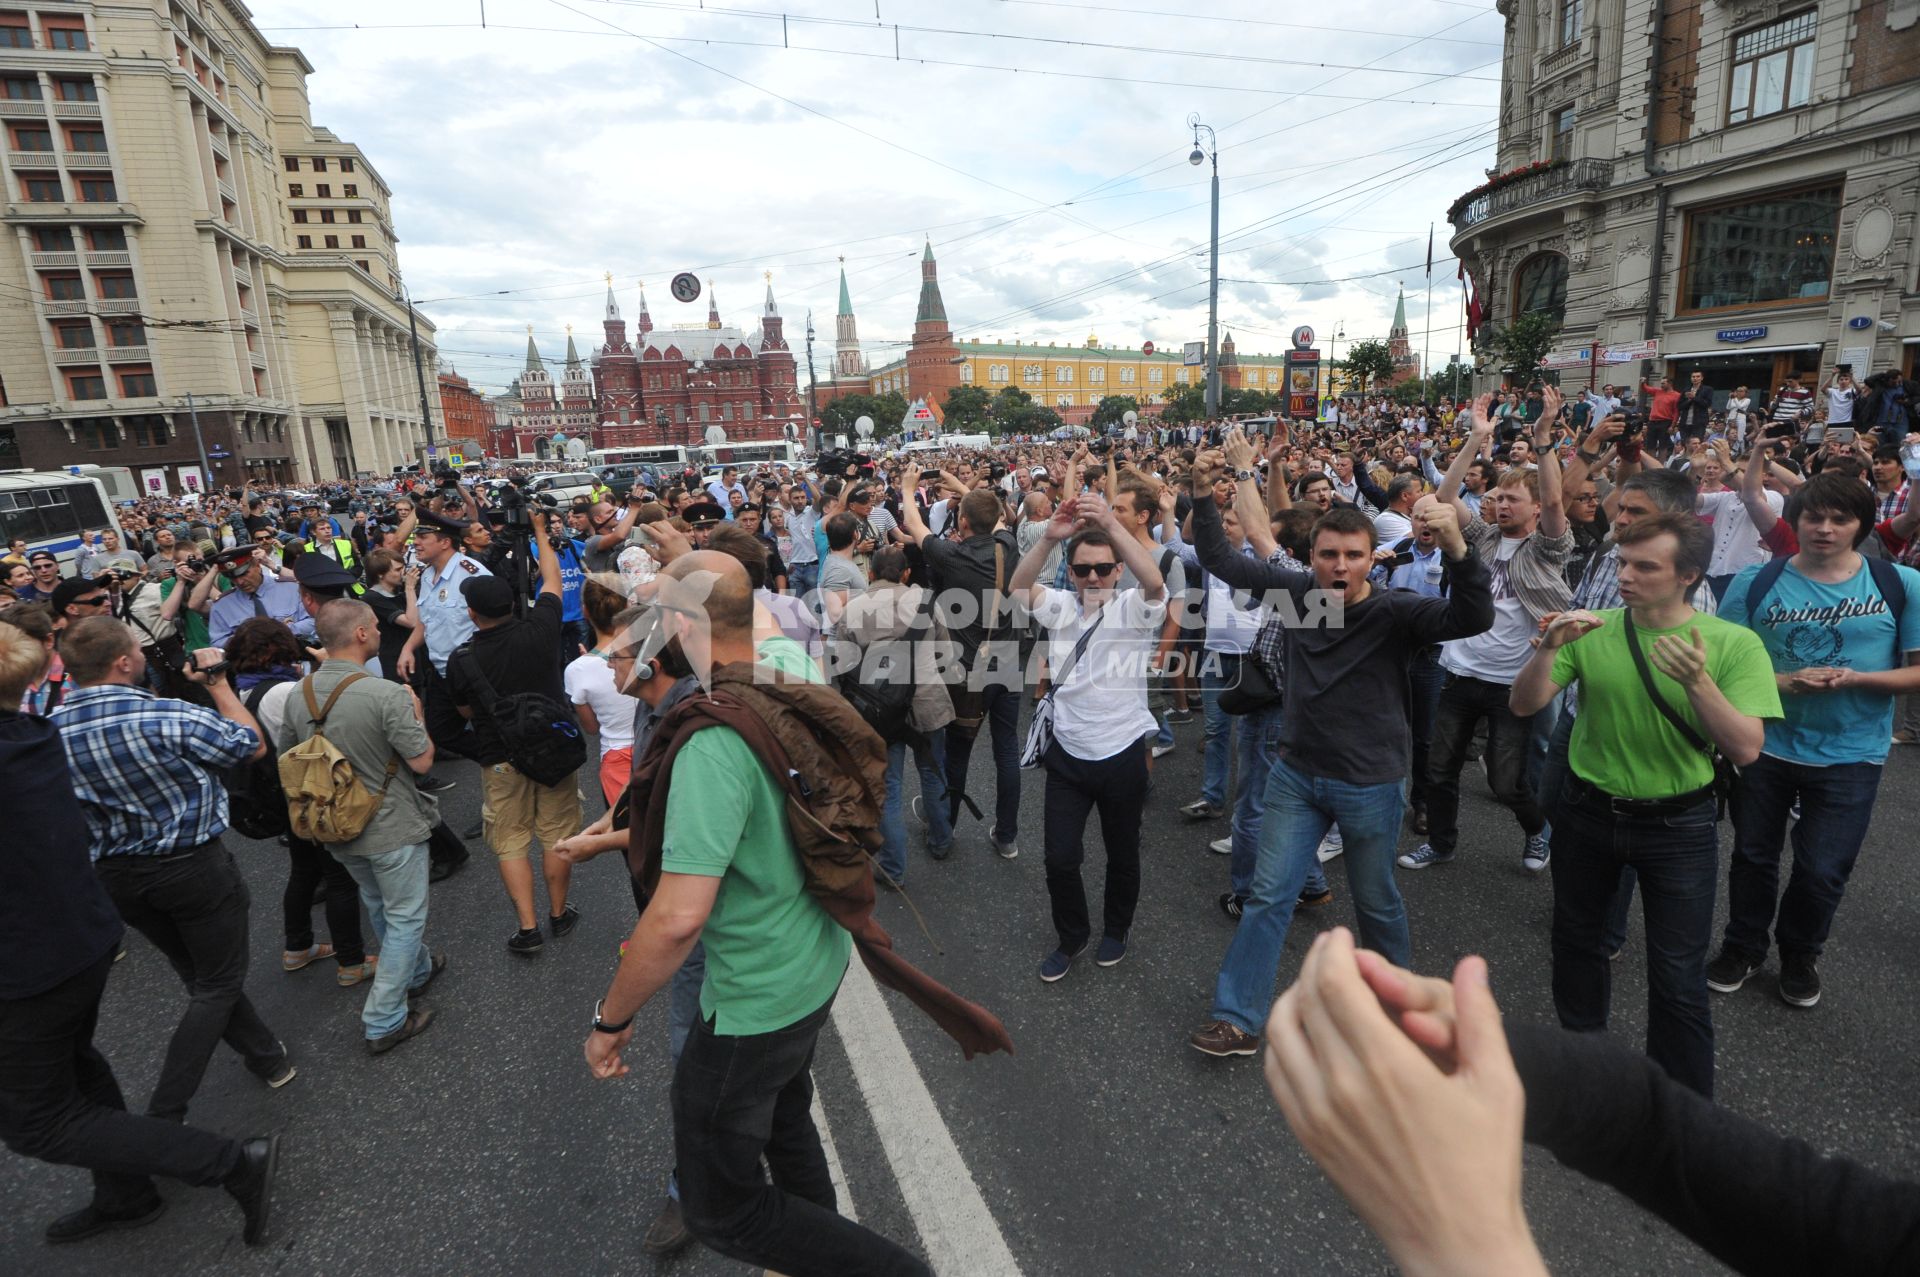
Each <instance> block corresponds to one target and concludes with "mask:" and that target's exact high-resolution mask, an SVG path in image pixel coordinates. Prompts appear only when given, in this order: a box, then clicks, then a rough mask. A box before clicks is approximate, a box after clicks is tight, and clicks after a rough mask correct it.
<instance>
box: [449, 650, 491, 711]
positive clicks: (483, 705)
mask: <svg viewBox="0 0 1920 1277" xmlns="http://www.w3.org/2000/svg"><path fill="white" fill-rule="evenodd" d="M459 658H465V659H464V661H463V664H465V666H466V667H467V670H468V671H469V672H470V673H471V674H472V675H473V690H474V691H476V692H478V693H480V710H481V712H482V713H484V714H485V715H487V717H489V718H491V717H493V707H494V705H495V704H497V703H498V702H499V700H500V694H499V693H498V692H496V691H494V690H493V683H492V681H491V680H489V679H488V678H487V672H486V671H485V670H483V669H481V668H480V658H479V657H478V656H476V655H474V651H473V647H472V646H471V645H470V644H466V643H463V644H461V645H460V646H459V647H457V648H455V649H454V653H453V656H452V657H450V658H448V659H449V663H451V662H452V661H453V660H455V659H459Z"/></svg>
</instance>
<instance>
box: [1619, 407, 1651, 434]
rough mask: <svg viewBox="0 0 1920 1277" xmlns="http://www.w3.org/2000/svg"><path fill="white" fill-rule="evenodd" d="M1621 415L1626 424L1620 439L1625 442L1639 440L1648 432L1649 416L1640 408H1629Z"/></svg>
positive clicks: (1621, 430)
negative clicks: (1626, 440) (1625, 440)
mask: <svg viewBox="0 0 1920 1277" xmlns="http://www.w3.org/2000/svg"><path fill="white" fill-rule="evenodd" d="M1620 415H1621V417H1622V418H1623V419H1624V420H1625V424H1624V425H1623V426H1621V428H1620V437H1621V438H1622V439H1623V440H1624V439H1638V438H1639V437H1640V436H1641V435H1643V434H1645V433H1646V432H1647V414H1646V413H1645V412H1643V411H1641V410H1640V409H1638V408H1628V409H1626V410H1624V411H1623V412H1622V413H1621V414H1620Z"/></svg>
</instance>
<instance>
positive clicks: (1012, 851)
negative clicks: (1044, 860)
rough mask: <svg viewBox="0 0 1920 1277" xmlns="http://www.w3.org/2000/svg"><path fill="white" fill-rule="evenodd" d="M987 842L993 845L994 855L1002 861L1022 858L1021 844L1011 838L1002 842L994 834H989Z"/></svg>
mask: <svg viewBox="0 0 1920 1277" xmlns="http://www.w3.org/2000/svg"><path fill="white" fill-rule="evenodd" d="M987 841H988V842H990V843H992V844H993V854H994V855H996V856H998V857H1000V859H1002V860H1017V859H1018V858H1019V856H1020V844H1019V843H1017V842H1015V841H1014V840H1013V839H1011V838H1009V839H1007V840H1006V841H1005V842H1001V841H1000V840H999V839H998V838H996V837H994V836H993V835H992V834H988V835H987Z"/></svg>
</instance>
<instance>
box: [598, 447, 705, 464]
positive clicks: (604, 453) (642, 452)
mask: <svg viewBox="0 0 1920 1277" xmlns="http://www.w3.org/2000/svg"><path fill="white" fill-rule="evenodd" d="M686 464H687V450H686V449H685V448H682V447H680V446H678V445H676V444H659V445H656V446H652V447H645V448H595V449H594V450H593V451H592V452H589V453H588V454H587V466H588V468H589V469H592V470H599V469H600V468H601V467H603V466H652V467H653V468H654V469H656V470H670V469H684V468H685V466H686Z"/></svg>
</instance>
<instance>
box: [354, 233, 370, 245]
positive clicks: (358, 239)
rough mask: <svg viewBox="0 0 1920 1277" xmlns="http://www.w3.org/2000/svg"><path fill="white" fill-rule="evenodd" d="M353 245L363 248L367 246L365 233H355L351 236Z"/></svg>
mask: <svg viewBox="0 0 1920 1277" xmlns="http://www.w3.org/2000/svg"><path fill="white" fill-rule="evenodd" d="M353 246H354V247H355V248H365V247H366V246H367V237H366V236H365V235H355V236H354V237H353Z"/></svg>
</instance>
